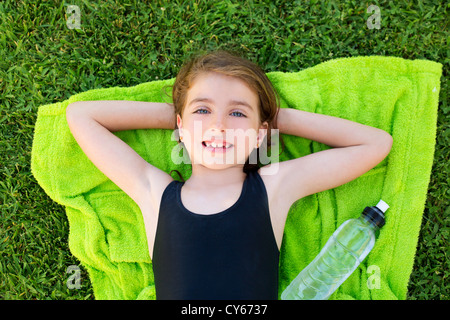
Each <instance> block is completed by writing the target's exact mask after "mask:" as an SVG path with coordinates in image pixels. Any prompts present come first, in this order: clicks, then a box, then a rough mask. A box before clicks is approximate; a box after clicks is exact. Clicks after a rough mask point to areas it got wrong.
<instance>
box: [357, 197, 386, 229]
mask: <svg viewBox="0 0 450 320" xmlns="http://www.w3.org/2000/svg"><path fill="white" fill-rule="evenodd" d="M388 208H389V205H388V204H387V203H386V202H384V201H383V200H380V202H378V204H377V205H376V206H375V207H366V208H365V209H364V211H363V216H364V217H365V218H366V219H368V220H369V221H370V222H372V223H373V224H374V225H375V226H376V227H378V228H381V227H382V226H384V213H385V212H386V210H387V209H388Z"/></svg>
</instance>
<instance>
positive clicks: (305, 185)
mask: <svg viewBox="0 0 450 320" xmlns="http://www.w3.org/2000/svg"><path fill="white" fill-rule="evenodd" d="M172 98H173V105H171V104H164V103H149V102H133V101H83V102H76V103H73V104H71V105H69V106H68V108H67V113H66V114H67V121H68V124H69V127H70V130H71V132H72V134H73V136H74V137H75V139H76V140H77V142H78V144H79V145H80V147H81V148H82V149H83V151H84V152H85V153H86V155H87V156H88V157H89V158H90V159H91V160H92V162H93V163H94V164H95V165H96V166H97V167H98V168H99V169H100V170H101V171H102V172H103V173H104V174H105V175H106V176H107V177H109V178H110V179H111V180H112V181H113V182H114V183H116V184H117V186H118V187H120V188H121V189H122V190H123V191H124V192H125V193H127V194H128V195H129V196H130V197H131V198H132V199H133V200H134V201H135V202H136V203H137V204H138V205H139V208H140V209H141V211H142V214H143V218H144V223H145V228H146V233H147V239H148V247H149V250H150V252H149V253H150V256H151V258H152V263H153V270H154V276H155V288H156V296H157V299H277V297H278V293H277V290H278V261H279V260H278V259H279V248H280V246H281V241H282V236H283V229H284V224H285V220H286V216H287V213H288V211H289V208H290V207H291V205H292V204H293V203H294V202H295V201H297V200H298V199H300V198H303V197H306V196H308V195H311V194H314V193H317V192H320V191H323V190H327V189H331V188H335V187H337V186H340V185H342V184H344V183H347V182H349V181H351V180H353V179H355V178H357V177H359V176H360V175H362V174H363V173H365V172H367V171H368V170H370V169H371V168H373V167H374V166H376V165H377V164H378V163H379V162H381V161H382V160H383V159H384V158H385V157H386V156H387V155H388V153H389V151H390V149H391V145H392V138H391V136H390V135H389V134H388V133H386V132H385V131H383V130H380V129H377V128H373V127H369V126H366V125H362V124H359V123H355V122H351V121H348V120H344V119H340V118H335V117H331V116H325V115H319V114H314V113H309V112H304V111H299V110H294V109H280V108H279V103H278V96H277V95H276V92H275V91H274V89H273V87H272V85H271V83H270V81H269V80H268V78H267V77H266V75H265V74H264V72H263V71H262V70H261V69H260V68H259V67H258V66H257V65H255V64H254V63H252V62H250V61H248V60H246V59H243V58H241V57H238V56H235V55H232V54H230V53H227V52H225V51H216V52H210V53H209V54H205V55H200V56H197V57H195V58H193V59H191V60H190V61H189V62H188V63H186V64H185V65H184V66H183V67H182V68H181V70H180V71H179V73H178V75H177V77H176V81H175V83H174V85H173V90H172ZM141 128H142V129H143V128H159V129H172V130H173V129H175V128H178V130H179V136H180V141H181V143H182V144H183V146H184V148H185V149H186V151H187V153H188V154H189V157H190V160H191V163H192V175H191V176H190V178H189V179H188V180H187V181H185V182H180V181H176V180H174V179H173V178H172V177H171V176H170V175H169V174H167V173H166V172H163V171H161V170H159V169H158V168H156V167H154V166H152V165H151V164H149V163H147V162H146V161H145V160H144V159H142V158H141V157H140V156H139V155H138V154H137V153H136V152H135V151H134V150H133V149H132V148H131V147H129V146H128V145H127V144H126V143H124V142H123V141H122V140H120V139H119V138H118V137H116V136H115V135H114V134H112V133H111V132H114V131H119V130H131V129H141ZM276 128H277V129H278V130H279V132H280V133H283V134H289V135H296V136H301V137H304V138H307V139H310V140H315V141H318V142H321V143H324V144H326V145H329V146H331V147H332V149H329V150H325V151H321V152H317V153H313V154H310V155H308V156H304V157H301V158H298V159H293V160H289V161H284V162H281V163H277V164H276V165H277V167H276V170H273V169H274V165H275V164H270V165H266V166H262V167H260V166H259V165H256V164H254V163H250V161H249V157H250V155H251V153H252V152H258V149H259V147H260V146H261V145H262V144H263V142H264V141H267V144H268V145H270V138H271V136H272V132H271V130H272V129H276ZM249 132H250V133H251V132H254V134H247V133H249Z"/></svg>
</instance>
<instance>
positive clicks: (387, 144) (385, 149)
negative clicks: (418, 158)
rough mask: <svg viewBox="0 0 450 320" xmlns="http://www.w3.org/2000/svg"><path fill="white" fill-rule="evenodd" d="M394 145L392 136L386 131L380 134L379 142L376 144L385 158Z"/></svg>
mask: <svg viewBox="0 0 450 320" xmlns="http://www.w3.org/2000/svg"><path fill="white" fill-rule="evenodd" d="M393 143H394V139H393V138H392V136H391V135H390V134H389V133H387V132H386V131H383V132H382V135H381V138H380V141H379V142H378V144H377V145H378V147H379V148H380V152H381V153H383V154H385V156H387V155H388V154H389V153H390V152H391V149H392V144H393Z"/></svg>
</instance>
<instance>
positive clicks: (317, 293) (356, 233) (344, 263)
mask: <svg viewBox="0 0 450 320" xmlns="http://www.w3.org/2000/svg"><path fill="white" fill-rule="evenodd" d="M388 208H389V206H388V205H387V203H385V202H384V201H383V200H380V202H379V203H378V204H377V205H376V206H375V207H366V208H365V209H364V211H363V213H362V215H361V216H360V217H359V218H357V219H350V220H347V221H345V222H344V223H343V224H341V226H340V227H339V228H338V229H337V230H336V231H335V232H334V233H333V235H332V236H331V237H330V239H329V240H328V241H327V243H326V244H325V246H324V247H323V248H322V250H321V251H320V253H319V254H318V255H317V257H316V258H315V259H314V260H313V261H312V262H311V263H310V264H309V265H308V266H306V268H305V269H303V270H302V271H301V272H300V273H299V274H298V275H297V277H296V278H295V279H294V280H293V281H292V282H291V283H290V284H289V286H288V287H287V288H286V289H285V290H284V291H283V293H282V294H281V299H282V300H326V299H328V298H329V297H330V295H331V294H332V293H333V292H334V291H335V290H336V289H337V288H338V287H339V286H340V285H341V284H342V283H343V282H344V281H345V280H346V279H347V278H348V277H349V276H350V275H351V274H352V273H353V271H355V269H356V268H357V267H358V265H359V264H360V263H361V262H362V261H363V260H364V258H365V257H366V256H367V255H368V254H369V252H370V250H372V248H373V246H374V244H375V232H376V230H378V229H379V228H381V227H382V226H383V225H384V212H386V210H387V209H388Z"/></svg>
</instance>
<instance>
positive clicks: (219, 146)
mask: <svg viewBox="0 0 450 320" xmlns="http://www.w3.org/2000/svg"><path fill="white" fill-rule="evenodd" d="M202 145H203V147H204V148H205V149H206V150H207V151H211V152H227V151H228V150H230V149H231V148H232V147H233V145H232V144H231V143H228V142H226V141H203V142H202Z"/></svg>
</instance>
